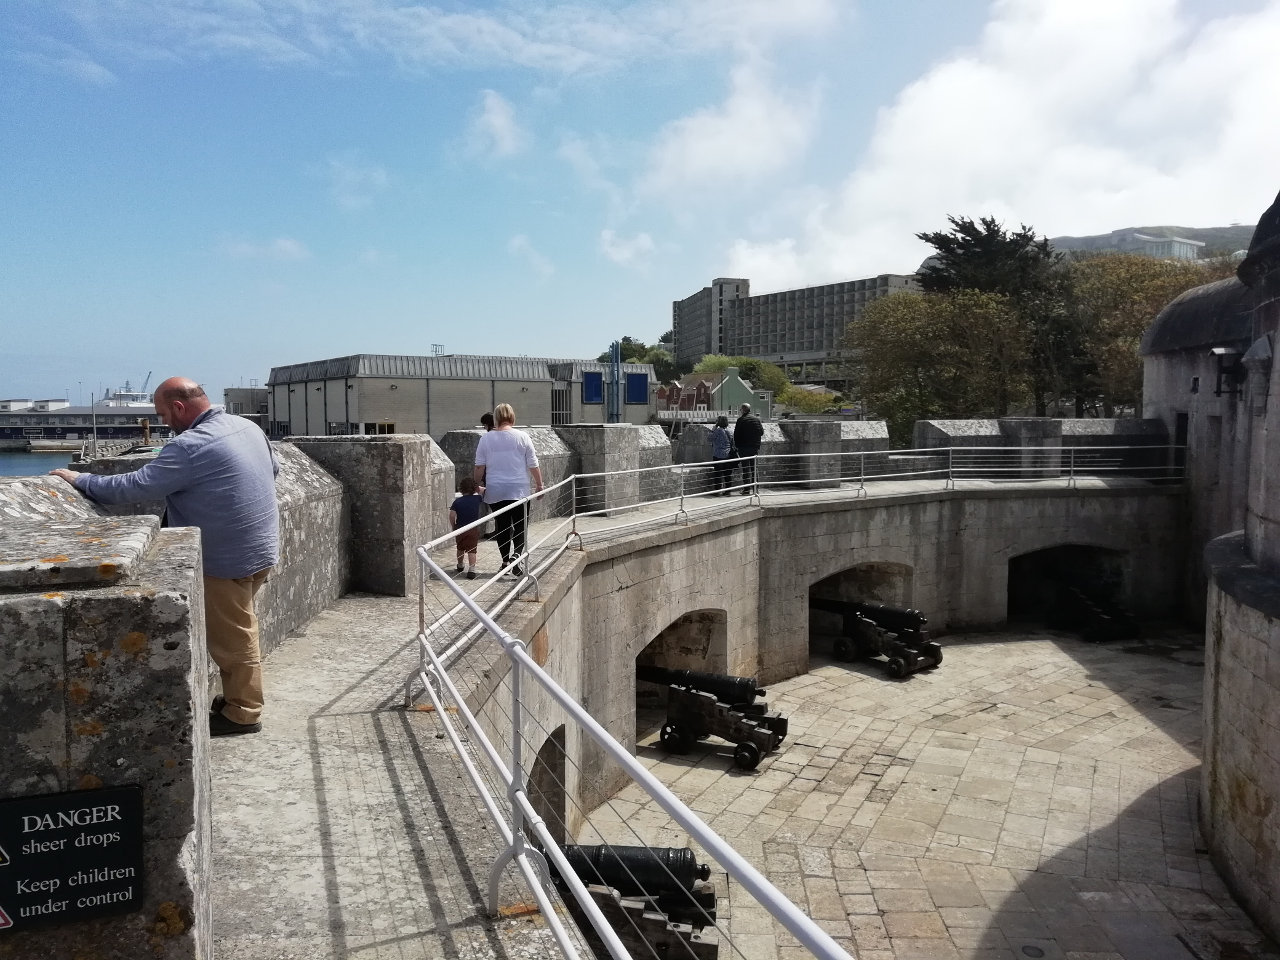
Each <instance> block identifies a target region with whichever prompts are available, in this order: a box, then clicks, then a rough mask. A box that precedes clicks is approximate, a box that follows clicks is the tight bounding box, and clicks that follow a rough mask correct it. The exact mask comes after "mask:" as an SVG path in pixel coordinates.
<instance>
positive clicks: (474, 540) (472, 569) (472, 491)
mask: <svg viewBox="0 0 1280 960" xmlns="http://www.w3.org/2000/svg"><path fill="white" fill-rule="evenodd" d="M476 490H477V487H476V482H475V481H474V480H472V479H471V478H470V477H463V478H462V482H461V483H460V484H458V498H457V499H456V500H454V501H453V503H451V504H450V505H449V523H450V525H451V526H452V528H453V529H454V530H457V529H458V528H459V527H465V526H466V525H467V524H468V523H472V522H474V521H476V520H479V519H480V508H481V505H482V503H483V501H482V500H481V498H480V494H479V493H477V492H476ZM454 539H455V540H457V543H458V568H457V569H458V572H459V573H461V572H462V558H463V556H464V555H465V556H466V558H467V561H468V565H467V579H468V580H474V579H475V578H476V548H477V547H478V546H479V545H480V528H479V527H473V528H472V529H470V530H468V531H466V532H465V533H460V534H458V535H457V536H456V537H455V538H454Z"/></svg>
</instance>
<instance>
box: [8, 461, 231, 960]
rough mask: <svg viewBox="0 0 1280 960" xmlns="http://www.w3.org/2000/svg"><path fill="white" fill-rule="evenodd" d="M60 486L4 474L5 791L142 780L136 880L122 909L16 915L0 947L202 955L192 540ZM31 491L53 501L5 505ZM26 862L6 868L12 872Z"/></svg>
mask: <svg viewBox="0 0 1280 960" xmlns="http://www.w3.org/2000/svg"><path fill="white" fill-rule="evenodd" d="M54 484H56V485H57V486H53V485H54ZM58 486H60V487H61V488H62V490H59V489H57V487H58ZM68 489H69V488H68V487H67V486H66V484H64V483H62V481H60V480H53V479H52V478H36V479H33V480H24V481H20V482H18V483H13V482H9V483H4V484H0V503H2V504H3V505H4V509H3V514H4V515H3V522H0V656H3V658H4V662H5V669H4V670H3V671H0V756H3V757H4V758H5V762H4V764H3V765H2V766H0V769H2V770H3V773H2V774H0V798H2V799H9V798H14V797H27V796H32V795H38V794H46V793H59V792H64V791H85V793H84V798H85V802H86V804H89V803H92V801H93V798H94V791H95V790H97V789H99V788H109V787H122V786H132V785H140V786H141V788H142V798H143V799H142V809H143V822H142V835H143V853H142V855H143V864H144V870H145V882H144V883H140V884H138V885H137V886H136V887H135V886H133V885H129V887H128V890H129V892H130V893H132V894H133V895H134V896H136V898H137V903H136V909H134V910H132V911H131V912H128V913H124V914H122V915H117V916H110V917H100V918H96V919H90V920H81V921H77V922H70V923H67V924H64V925H56V924H55V925H51V926H48V927H43V928H37V929H31V930H26V929H23V928H22V926H21V925H19V926H17V927H15V929H13V930H8V931H6V932H5V933H4V935H3V937H4V939H3V940H2V941H0V956H6V957H41V958H50V960H81V958H90V957H91V958H93V960H135V958H138V957H156V958H160V960H179V958H182V960H188V958H191V960H195V958H207V957H211V956H212V933H213V925H212V917H211V910H210V899H209V891H208V887H207V878H208V876H209V868H210V829H209V822H210V821H209V802H210V794H209V768H208V762H207V753H208V736H209V734H208V725H207V724H206V723H205V722H204V717H205V713H206V711H207V709H208V675H207V671H206V663H207V655H206V651H205V637H204V618H203V616H202V615H201V611H202V609H203V587H202V581H201V565H200V544H199V536H198V533H197V532H196V531H195V530H193V529H190V528H185V529H175V530H162V529H160V526H159V521H158V520H157V519H156V518H155V517H151V516H136V517H107V516H98V515H97V514H96V513H93V512H92V511H89V510H87V508H86V507H85V506H84V504H83V501H81V502H80V503H78V504H77V503H74V502H73V501H72V500H70V499H69V498H68V495H67V494H66V493H65V492H64V491H66V490H68ZM29 498H37V499H38V498H44V499H46V500H47V501H49V502H50V503H57V504H58V506H57V507H56V508H55V511H54V513H55V514H56V517H55V516H54V515H51V514H50V513H49V512H47V510H45V509H37V510H33V511H32V512H33V513H34V514H35V515H36V516H35V518H28V517H21V516H14V513H15V512H21V511H18V510H16V509H15V504H16V503H19V502H21V501H23V500H27V499H29ZM43 506H46V507H47V506H48V504H44V505H43ZM10 853H11V856H14V855H16V854H17V853H18V851H10ZM91 860H92V856H91V855H86V861H85V865H86V866H88V867H92V862H91ZM22 863H23V861H22V859H21V857H18V856H15V857H14V860H13V862H11V863H10V864H9V866H8V867H7V868H6V869H7V870H8V871H9V875H10V878H11V879H12V878H13V877H14V876H15V871H17V870H21V869H22ZM55 893H56V891H55ZM64 898H68V903H69V902H70V900H73V899H74V892H73V891H70V890H68V891H67V894H66V895H64ZM52 899H56V897H55V898H52ZM64 909H69V907H66V908H64ZM19 923H20V924H21V921H19Z"/></svg>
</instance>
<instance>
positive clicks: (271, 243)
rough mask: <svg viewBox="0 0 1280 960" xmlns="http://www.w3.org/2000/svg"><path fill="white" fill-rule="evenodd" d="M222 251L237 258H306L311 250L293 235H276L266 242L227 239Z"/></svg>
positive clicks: (281, 259)
mask: <svg viewBox="0 0 1280 960" xmlns="http://www.w3.org/2000/svg"><path fill="white" fill-rule="evenodd" d="M220 249H221V250H222V253H223V254H224V255H226V256H228V257H232V258H234V259H236V260H280V261H297V260H306V259H308V258H309V257H310V256H311V251H310V250H308V249H307V248H306V246H305V245H304V244H302V243H301V242H299V241H297V240H295V239H293V237H276V238H275V239H274V240H268V241H267V242H266V243H254V242H252V241H249V240H227V241H224V242H223V243H222V245H221V247H220Z"/></svg>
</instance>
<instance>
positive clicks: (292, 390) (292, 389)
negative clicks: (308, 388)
mask: <svg viewBox="0 0 1280 960" xmlns="http://www.w3.org/2000/svg"><path fill="white" fill-rule="evenodd" d="M289 392H290V393H297V392H298V391H297V390H296V389H294V388H293V387H290V388H289Z"/></svg>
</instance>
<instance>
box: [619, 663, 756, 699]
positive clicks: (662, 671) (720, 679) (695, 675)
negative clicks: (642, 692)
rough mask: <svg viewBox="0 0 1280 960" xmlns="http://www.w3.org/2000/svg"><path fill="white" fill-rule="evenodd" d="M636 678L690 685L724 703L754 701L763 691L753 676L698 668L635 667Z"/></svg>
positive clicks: (676, 685)
mask: <svg viewBox="0 0 1280 960" xmlns="http://www.w3.org/2000/svg"><path fill="white" fill-rule="evenodd" d="M636 679H637V680H648V681H649V682H650V683H665V684H670V685H671V686H675V687H692V688H693V689H694V690H701V691H703V692H704V693H710V694H712V695H714V696H715V698H716V699H717V700H721V701H723V702H724V703H754V702H755V699H756V697H762V696H764V693H765V691H764V690H762V689H761V688H759V687H757V686H756V679H755V677H733V676H729V675H728V674H723V673H702V672H701V671H699V670H668V669H667V668H666V667H649V666H638V667H636Z"/></svg>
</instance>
